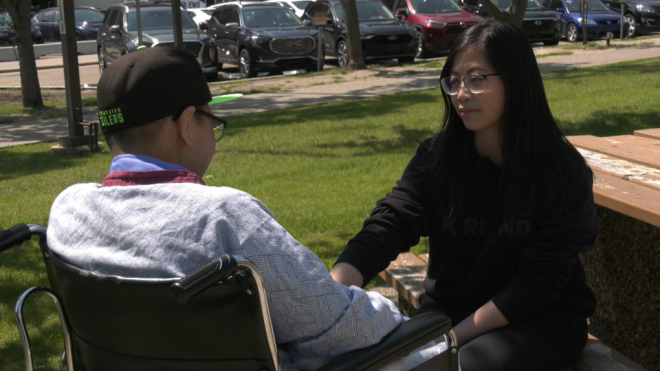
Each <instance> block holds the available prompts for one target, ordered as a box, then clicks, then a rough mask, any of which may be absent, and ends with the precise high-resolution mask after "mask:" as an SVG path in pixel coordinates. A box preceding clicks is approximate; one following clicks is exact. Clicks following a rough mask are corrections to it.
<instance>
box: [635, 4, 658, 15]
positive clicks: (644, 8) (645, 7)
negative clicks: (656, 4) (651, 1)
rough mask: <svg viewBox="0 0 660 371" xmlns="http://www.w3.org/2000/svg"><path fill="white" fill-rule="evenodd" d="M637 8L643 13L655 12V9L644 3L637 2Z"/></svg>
mask: <svg viewBox="0 0 660 371" xmlns="http://www.w3.org/2000/svg"><path fill="white" fill-rule="evenodd" d="M637 10H639V11H640V12H644V13H655V9H653V8H651V7H650V6H648V5H646V4H637Z"/></svg>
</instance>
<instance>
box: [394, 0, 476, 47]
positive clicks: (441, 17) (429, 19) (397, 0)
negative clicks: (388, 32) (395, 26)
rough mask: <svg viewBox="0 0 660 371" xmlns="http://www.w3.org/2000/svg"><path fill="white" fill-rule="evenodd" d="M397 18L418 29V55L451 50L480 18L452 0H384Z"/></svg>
mask: <svg viewBox="0 0 660 371" xmlns="http://www.w3.org/2000/svg"><path fill="white" fill-rule="evenodd" d="M382 2H383V3H384V4H385V5H386V6H387V7H388V8H389V9H391V10H392V11H393V12H394V13H395V15H396V16H397V18H399V19H400V20H402V21H405V22H407V23H408V25H410V26H413V27H415V28H416V29H417V35H418V43H417V56H416V58H423V57H425V56H427V55H428V54H431V53H432V52H437V51H442V50H449V49H451V46H452V45H453V44H454V41H456V39H457V38H458V35H460V34H461V33H462V32H463V31H464V30H465V29H466V28H469V27H470V26H473V25H474V24H476V23H477V22H478V21H479V19H480V17H479V16H477V15H474V14H472V13H469V12H466V11H463V9H461V7H459V6H458V5H457V4H456V3H455V2H454V1H452V0H382Z"/></svg>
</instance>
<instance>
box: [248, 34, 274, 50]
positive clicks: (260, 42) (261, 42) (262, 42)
mask: <svg viewBox="0 0 660 371" xmlns="http://www.w3.org/2000/svg"><path fill="white" fill-rule="evenodd" d="M250 41H251V42H252V44H253V45H255V46H258V47H260V48H263V47H265V46H266V45H267V44H268V42H269V41H270V38H268V37H263V36H252V37H251V38H250Z"/></svg>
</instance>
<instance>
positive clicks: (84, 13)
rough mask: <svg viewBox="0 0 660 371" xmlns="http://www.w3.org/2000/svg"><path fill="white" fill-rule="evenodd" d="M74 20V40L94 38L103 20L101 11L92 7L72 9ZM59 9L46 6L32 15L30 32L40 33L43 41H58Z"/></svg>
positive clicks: (59, 37)
mask: <svg viewBox="0 0 660 371" xmlns="http://www.w3.org/2000/svg"><path fill="white" fill-rule="evenodd" d="M74 18H75V20H76V22H75V23H76V26H75V27H76V40H78V41H81V40H95V39H96V33H97V32H98V30H99V26H100V25H101V22H102V21H103V13H101V12H100V11H98V10H95V9H93V8H86V7H79V8H75V9H74ZM59 19H60V18H59V11H58V10H57V8H48V9H44V10H42V11H40V12H39V13H37V14H35V16H34V17H32V33H33V34H34V33H37V34H40V35H41V36H42V37H43V39H44V41H60V39H61V36H60V23H59Z"/></svg>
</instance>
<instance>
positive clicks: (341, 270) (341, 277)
mask: <svg viewBox="0 0 660 371" xmlns="http://www.w3.org/2000/svg"><path fill="white" fill-rule="evenodd" d="M330 275H331V276H332V278H333V279H334V280H335V281H337V282H339V283H341V284H342V285H345V286H357V287H362V284H363V283H364V277H362V273H360V271H359V270H357V268H355V267H354V266H352V265H350V264H348V263H337V264H336V265H335V266H334V267H333V268H332V270H331V271H330Z"/></svg>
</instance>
